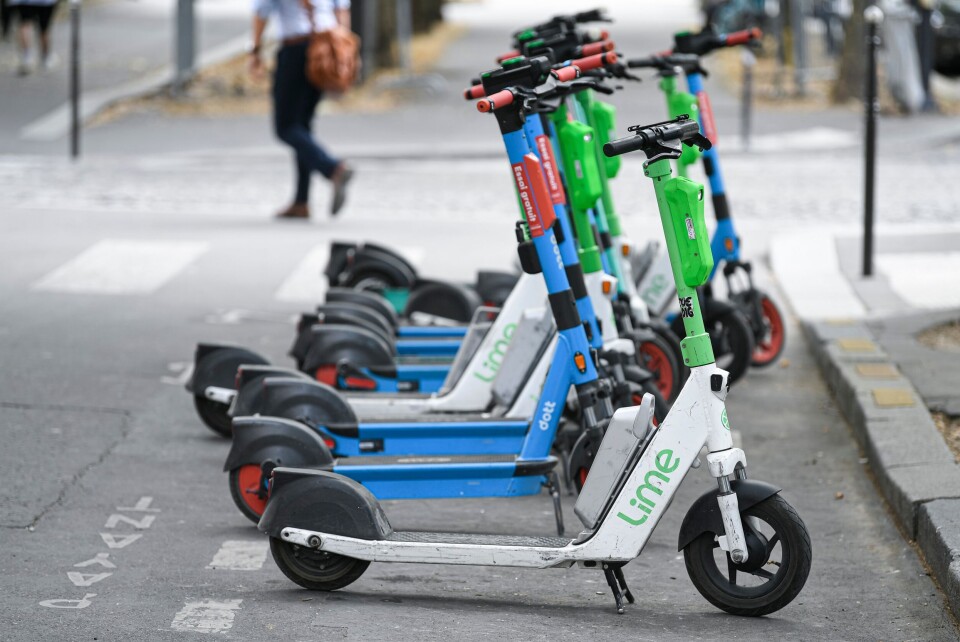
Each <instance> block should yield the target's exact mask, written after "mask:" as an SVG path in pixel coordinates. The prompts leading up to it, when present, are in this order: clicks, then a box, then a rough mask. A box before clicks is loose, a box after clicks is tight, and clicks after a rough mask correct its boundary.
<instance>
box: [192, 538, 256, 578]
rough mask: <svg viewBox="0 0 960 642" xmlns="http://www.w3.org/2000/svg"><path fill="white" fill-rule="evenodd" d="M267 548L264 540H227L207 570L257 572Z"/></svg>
mask: <svg viewBox="0 0 960 642" xmlns="http://www.w3.org/2000/svg"><path fill="white" fill-rule="evenodd" d="M268 548H269V544H268V543H267V541H266V539H263V540H259V541H250V540H227V541H226V542H224V543H223V544H222V545H221V546H220V550H218V551H217V554H216V555H214V556H213V560H212V561H211V562H210V563H209V564H208V565H207V568H209V569H216V570H218V571H259V570H260V569H261V568H262V567H263V563H264V561H265V560H266V559H267V549H268Z"/></svg>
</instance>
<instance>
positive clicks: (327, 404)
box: [257, 377, 359, 437]
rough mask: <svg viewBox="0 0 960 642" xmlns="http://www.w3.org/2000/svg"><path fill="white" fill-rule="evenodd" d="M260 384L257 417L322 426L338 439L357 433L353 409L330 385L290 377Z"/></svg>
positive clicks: (269, 380)
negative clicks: (276, 418)
mask: <svg viewBox="0 0 960 642" xmlns="http://www.w3.org/2000/svg"><path fill="white" fill-rule="evenodd" d="M260 384H261V388H262V392H261V397H260V398H261V403H260V407H259V408H258V409H257V413H258V414H260V415H262V416H264V417H280V418H283V419H292V420H293V421H298V422H300V423H302V424H304V425H306V426H309V427H310V428H314V429H315V428H317V427H318V426H323V427H325V428H327V429H328V431H329V432H332V433H334V434H338V435H342V436H349V437H356V436H357V435H358V434H359V433H358V428H357V424H358V422H359V420H358V419H357V415H356V413H354V412H353V408H351V407H350V404H349V403H347V401H346V400H345V399H344V398H343V397H342V396H341V395H340V394H339V393H338V392H337V391H336V390H334V389H333V388H331V387H330V386H328V385H325V384H322V383H320V382H319V381H310V380H305V379H296V378H291V377H267V378H266V379H263V380H262V381H261V382H260Z"/></svg>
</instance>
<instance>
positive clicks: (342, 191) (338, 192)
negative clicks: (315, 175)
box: [330, 163, 354, 216]
mask: <svg viewBox="0 0 960 642" xmlns="http://www.w3.org/2000/svg"><path fill="white" fill-rule="evenodd" d="M353 173H354V172H353V168H352V167H350V166H349V165H347V164H346V163H340V164H339V165H337V169H336V171H334V172H333V176H331V177H330V183H331V184H332V185H333V199H332V200H331V201H330V215H331V216H336V215H337V214H339V213H340V210H341V209H343V204H344V203H345V202H346V201H347V184H348V183H349V182H350V180H351V179H352V178H353Z"/></svg>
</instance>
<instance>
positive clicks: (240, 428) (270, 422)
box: [223, 417, 333, 472]
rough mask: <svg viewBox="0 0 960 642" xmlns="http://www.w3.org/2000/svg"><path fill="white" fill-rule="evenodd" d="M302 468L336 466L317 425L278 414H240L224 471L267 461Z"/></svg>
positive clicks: (234, 424) (235, 424) (234, 425)
mask: <svg viewBox="0 0 960 642" xmlns="http://www.w3.org/2000/svg"><path fill="white" fill-rule="evenodd" d="M267 461H270V462H273V464H274V465H276V466H296V467H301V468H321V467H327V468H332V467H333V455H331V454H330V449H329V448H327V446H326V444H324V443H323V439H322V438H321V436H320V435H319V434H318V433H317V432H316V431H315V430H313V429H311V428H308V427H307V426H304V425H303V424H301V423H299V422H296V421H291V420H289V419H280V418H278V417H237V418H236V419H234V420H233V444H232V445H231V446H230V453H229V454H228V455H227V460H226V462H224V464H223V470H224V472H230V471H231V470H236V469H237V468H239V467H240V466H246V465H248V464H256V465H257V466H261V465H262V464H263V463H264V462H267Z"/></svg>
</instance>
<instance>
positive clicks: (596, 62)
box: [572, 51, 617, 71]
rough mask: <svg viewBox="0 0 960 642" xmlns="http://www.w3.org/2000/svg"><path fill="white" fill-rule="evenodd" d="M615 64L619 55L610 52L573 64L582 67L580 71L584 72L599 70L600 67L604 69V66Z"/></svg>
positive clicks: (576, 61)
mask: <svg viewBox="0 0 960 642" xmlns="http://www.w3.org/2000/svg"><path fill="white" fill-rule="evenodd" d="M615 62H617V54H616V53H615V52H613V51H608V52H606V53H601V54H596V55H593V56H587V57H586V58H580V59H578V60H574V61H573V63H572V64H574V65H576V66H577V67H580V69H582V70H583V71H587V70H588V69H597V68H598V67H603V66H604V65H612V64H613V63H615Z"/></svg>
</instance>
